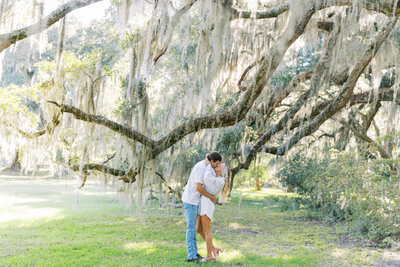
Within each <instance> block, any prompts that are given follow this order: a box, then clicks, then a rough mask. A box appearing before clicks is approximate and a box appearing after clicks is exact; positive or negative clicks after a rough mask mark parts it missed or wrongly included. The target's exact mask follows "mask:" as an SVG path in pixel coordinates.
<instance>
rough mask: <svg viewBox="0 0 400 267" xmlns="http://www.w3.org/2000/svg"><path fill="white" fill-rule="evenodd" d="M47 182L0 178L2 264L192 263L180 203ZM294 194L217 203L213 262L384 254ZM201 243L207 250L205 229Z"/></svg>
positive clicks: (347, 260)
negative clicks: (137, 203) (123, 202)
mask: <svg viewBox="0 0 400 267" xmlns="http://www.w3.org/2000/svg"><path fill="white" fill-rule="evenodd" d="M46 183H48V182H47V181H46V182H43V181H42V182H37V184H35V183H34V184H33V186H30V188H32V190H28V189H25V190H19V186H24V187H25V188H26V186H27V184H28V183H26V182H25V181H23V182H18V183H17V182H16V183H14V184H11V189H10V188H9V187H7V186H8V185H7V184H6V183H5V182H3V183H2V182H1V180H0V201H1V200H3V203H5V205H2V206H0V241H1V242H0V243H1V246H0V266H185V265H188V266H193V264H190V263H186V262H185V259H186V246H185V218H184V214H183V213H182V212H183V210H182V209H170V210H169V212H168V213H169V214H167V211H166V210H164V209H158V208H157V207H156V206H155V204H156V203H155V202H156V201H154V202H153V204H154V205H153V206H152V208H151V209H150V210H147V211H144V212H143V213H142V214H141V215H137V213H136V212H134V211H131V210H128V211H127V210H126V208H125V207H123V206H120V205H119V204H118V200H117V197H116V194H115V193H102V192H99V191H100V190H99V189H96V188H99V187H98V186H97V187H96V186H95V185H92V187H90V185H88V188H87V189H85V188H84V190H82V192H80V195H79V203H80V205H79V208H76V207H75V204H74V203H75V194H74V193H73V191H72V189H71V188H72V187H69V188H67V189H66V190H62V189H63V188H64V189H65V186H63V185H62V183H56V184H54V183H50V182H49V183H50V185H48V186H47V188H49V189H48V190H47V191H46V190H44V191H43V190H39V188H42V187H43V184H46ZM35 186H36V187H35ZM7 188H8V189H9V190H6V189H7ZM53 189H54V190H60V192H57V191H52V190H53ZM19 191H21V192H19ZM293 197H294V195H290V194H285V193H283V192H282V191H279V190H264V191H262V192H250V191H242V201H241V202H242V207H241V210H240V212H239V207H238V202H239V192H238V191H234V192H233V195H232V198H231V199H230V200H229V202H228V203H226V204H224V205H222V206H217V208H216V212H215V216H214V218H215V220H214V221H213V225H212V227H213V237H214V242H215V243H216V245H217V246H219V247H221V248H222V249H223V250H224V252H223V253H221V259H220V261H219V262H218V263H216V264H215V266H341V265H343V266H349V265H357V266H359V265H372V264H376V263H377V262H379V261H380V260H381V258H380V257H381V251H380V250H377V249H374V248H364V247H358V246H356V245H354V244H342V243H341V242H339V241H338V238H339V237H340V236H338V234H337V233H336V232H335V228H334V227H332V226H325V225H323V224H320V223H316V222H312V221H311V222H310V221H306V220H304V219H303V218H304V216H305V211H303V210H299V207H297V206H296V205H295V203H294V201H293ZM7 200H8V202H7ZM7 203H8V204H7ZM135 214H136V215H135ZM4 216H6V217H4ZM7 216H8V217H7ZM198 245H199V248H200V253H201V254H203V255H205V253H206V248H205V244H204V241H203V240H201V238H200V237H199V236H198ZM203 265H210V266H211V265H213V264H211V263H209V264H203ZM213 266H214V265H213Z"/></svg>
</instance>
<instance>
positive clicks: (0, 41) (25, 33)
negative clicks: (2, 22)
mask: <svg viewBox="0 0 400 267" xmlns="http://www.w3.org/2000/svg"><path fill="white" fill-rule="evenodd" d="M99 1H102V0H71V1H69V2H68V3H65V4H63V5H61V6H60V7H58V8H57V9H56V10H54V11H53V12H51V13H50V14H49V15H48V16H46V17H44V18H42V19H41V20H39V21H38V22H36V23H35V24H32V25H30V26H27V27H24V28H21V29H18V30H15V31H12V32H9V33H4V34H0V53H1V52H2V51H3V50H4V49H6V48H7V47H9V46H10V45H12V44H15V43H16V42H17V41H20V40H22V39H25V38H27V37H29V36H32V35H34V34H38V33H40V32H42V31H43V30H45V29H47V28H48V27H50V26H51V25H53V24H54V23H56V22H57V21H59V20H60V19H62V18H63V17H65V15H67V14H68V13H69V12H71V11H73V10H75V9H78V8H81V7H84V6H87V5H90V4H93V3H95V2H99Z"/></svg>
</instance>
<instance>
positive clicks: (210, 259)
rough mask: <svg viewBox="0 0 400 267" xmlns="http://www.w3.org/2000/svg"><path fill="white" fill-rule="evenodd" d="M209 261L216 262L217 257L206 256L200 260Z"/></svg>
mask: <svg viewBox="0 0 400 267" xmlns="http://www.w3.org/2000/svg"><path fill="white" fill-rule="evenodd" d="M207 261H211V262H215V261H216V259H215V258H212V257H210V258H208V257H206V258H204V259H201V260H200V262H207Z"/></svg>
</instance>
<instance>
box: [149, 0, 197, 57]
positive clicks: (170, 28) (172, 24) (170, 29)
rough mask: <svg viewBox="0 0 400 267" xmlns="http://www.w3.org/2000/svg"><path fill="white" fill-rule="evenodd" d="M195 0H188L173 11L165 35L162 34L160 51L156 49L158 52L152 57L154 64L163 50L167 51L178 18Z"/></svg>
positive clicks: (162, 53) (163, 52)
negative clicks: (173, 13)
mask: <svg viewBox="0 0 400 267" xmlns="http://www.w3.org/2000/svg"><path fill="white" fill-rule="evenodd" d="M196 1H197V0H189V2H188V3H187V4H186V5H184V6H183V7H182V8H181V9H179V10H178V11H177V12H176V13H175V15H174V16H173V17H172V19H171V21H170V23H169V25H168V28H167V32H166V33H165V36H164V40H163V45H162V47H161V49H160V51H158V53H157V54H156V55H155V56H154V58H153V61H154V64H156V63H157V61H158V60H159V59H160V57H161V56H162V55H164V54H165V52H166V51H167V49H168V46H169V42H170V41H171V38H172V34H173V33H174V29H175V27H176V25H178V23H179V19H180V18H181V17H182V15H183V14H185V12H186V11H188V10H189V8H190V7H191V6H192V5H193V4H194V3H195V2H196Z"/></svg>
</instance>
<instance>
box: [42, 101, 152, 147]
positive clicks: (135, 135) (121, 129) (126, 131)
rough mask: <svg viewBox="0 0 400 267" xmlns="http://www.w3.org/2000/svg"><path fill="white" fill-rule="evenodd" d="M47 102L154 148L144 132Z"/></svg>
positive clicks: (75, 109)
mask: <svg viewBox="0 0 400 267" xmlns="http://www.w3.org/2000/svg"><path fill="white" fill-rule="evenodd" d="M47 102H48V103H51V104H54V105H56V106H57V107H59V108H60V109H61V111H62V112H66V113H71V114H73V115H74V118H76V119H78V120H82V121H86V122H92V123H96V124H100V125H103V126H105V127H107V128H109V129H111V130H113V131H115V132H117V133H119V134H121V135H123V136H126V137H128V138H129V139H133V140H136V141H138V142H140V143H142V144H143V145H145V146H147V147H149V148H151V149H154V148H155V145H156V143H155V142H154V140H152V139H150V138H148V137H147V136H145V135H144V134H142V133H140V132H138V131H136V130H133V129H131V128H129V127H127V126H124V125H121V124H119V123H117V122H114V121H111V120H109V119H107V118H105V117H103V116H100V115H92V114H88V113H85V112H83V111H82V110H80V109H78V108H76V107H73V106H71V105H67V104H59V103H57V102H54V101H47Z"/></svg>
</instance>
